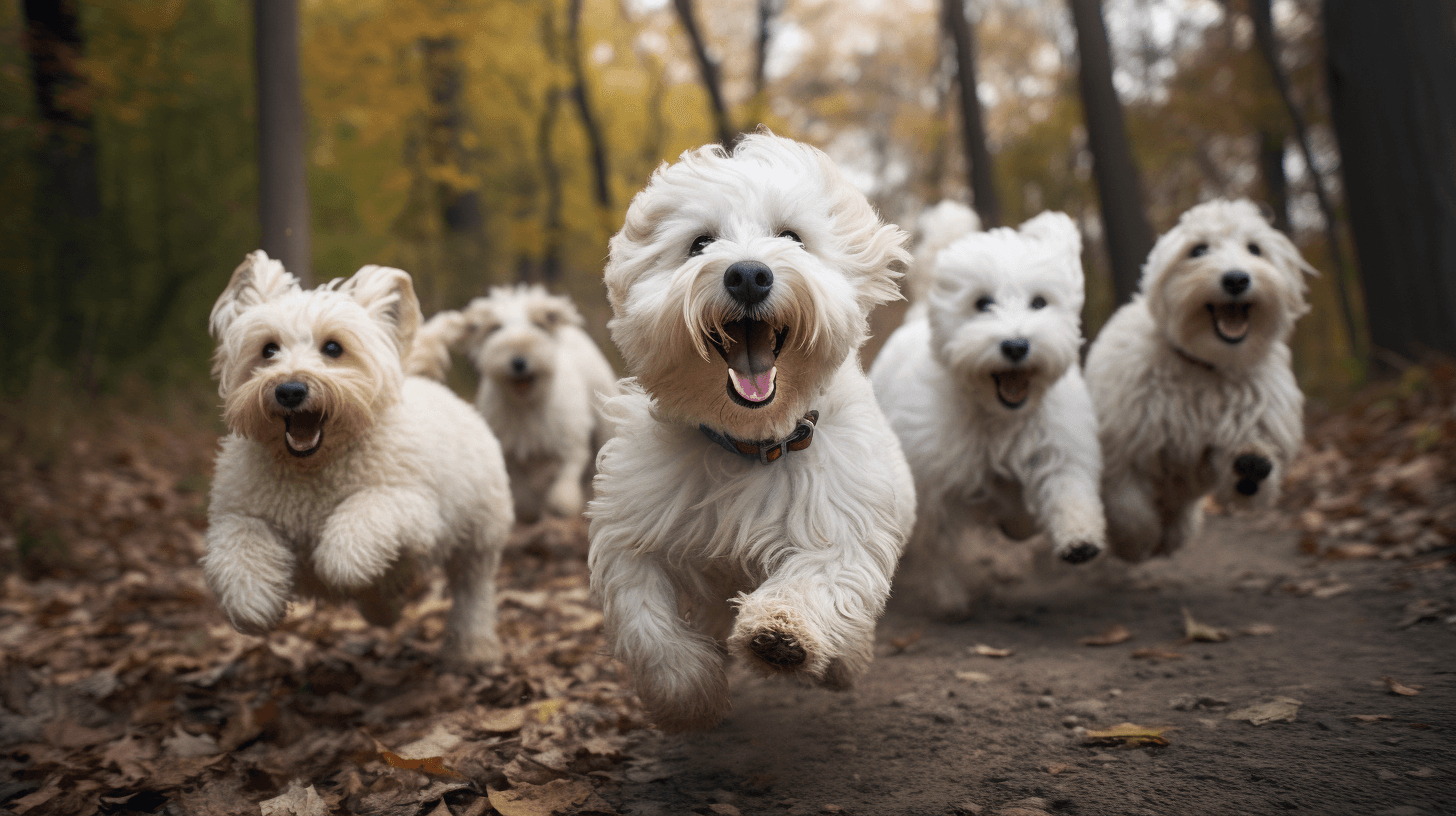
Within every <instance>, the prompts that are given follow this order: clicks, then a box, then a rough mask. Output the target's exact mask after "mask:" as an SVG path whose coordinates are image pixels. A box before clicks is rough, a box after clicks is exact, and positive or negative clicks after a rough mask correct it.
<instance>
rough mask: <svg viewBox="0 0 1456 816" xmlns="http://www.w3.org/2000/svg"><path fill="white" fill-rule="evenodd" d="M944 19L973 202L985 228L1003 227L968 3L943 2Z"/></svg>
mask: <svg viewBox="0 0 1456 816" xmlns="http://www.w3.org/2000/svg"><path fill="white" fill-rule="evenodd" d="M941 12H942V15H941V16H942V20H943V22H944V24H945V28H946V31H947V33H949V34H950V38H951V40H952V41H953V42H954V43H955V57H956V85H957V86H958V87H959V88H960V103H961V144H962V146H963V147H964V149H965V155H966V165H967V170H968V171H969V172H968V174H967V175H968V178H967V181H968V182H969V184H970V188H971V201H972V204H973V205H974V206H975V208H976V214H977V215H979V216H980V217H981V224H982V226H985V227H986V228H988V229H989V228H991V227H999V226H1000V225H1001V203H1000V200H999V199H998V198H997V196H996V174H995V168H994V167H993V166H992V164H991V151H990V150H988V149H987V147H986V125H985V121H984V117H983V116H982V113H981V98H980V95H979V94H977V93H976V89H977V87H978V85H977V80H976V38H975V32H974V31H973V30H972V29H971V24H970V23H969V22H968V21H967V20H966V6H965V0H942V2H941Z"/></svg>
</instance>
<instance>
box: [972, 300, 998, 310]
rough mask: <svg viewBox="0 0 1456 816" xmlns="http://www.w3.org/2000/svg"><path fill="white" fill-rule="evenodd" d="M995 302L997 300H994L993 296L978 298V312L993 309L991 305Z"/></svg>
mask: <svg viewBox="0 0 1456 816" xmlns="http://www.w3.org/2000/svg"><path fill="white" fill-rule="evenodd" d="M995 302H996V301H994V300H992V299H991V298H988V297H982V298H976V311H978V312H988V311H990V310H991V306H992V304H994V303H995Z"/></svg>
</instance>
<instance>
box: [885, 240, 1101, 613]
mask: <svg viewBox="0 0 1456 816" xmlns="http://www.w3.org/2000/svg"><path fill="white" fill-rule="evenodd" d="M1081 249H1082V240H1081V236H1080V235H1079V234H1078V232H1077V227H1076V225H1075V224H1073V223H1072V219H1070V218H1068V217H1067V216H1066V215H1064V214H1062V213H1042V214H1041V215H1039V216H1037V217H1035V218H1033V219H1031V220H1030V221H1027V222H1026V223H1025V224H1022V225H1021V228H1020V229H1019V230H1012V229H1007V228H1002V229H995V230H991V231H990V232H973V233H971V234H969V235H966V236H964V237H962V238H960V239H959V240H957V241H954V242H951V243H950V244H949V246H947V247H945V249H943V250H941V251H940V253H939V254H938V255H936V256H934V267H933V269H932V271H931V272H930V273H929V275H928V276H927V277H928V278H929V281H930V288H929V292H928V294H927V302H926V303H924V304H916V307H915V308H914V309H912V311H911V312H910V314H909V315H907V318H906V321H905V323H904V325H902V326H901V327H900V328H899V329H897V330H896V331H895V333H894V334H893V335H891V336H890V339H889V341H888V342H886V343H885V347H884V348H883V349H881V351H880V354H879V356H878V357H877V358H875V364H874V367H873V368H872V369H871V370H870V379H871V381H872V382H873V383H874V386H875V395H876V396H877V397H879V400H880V405H881V406H882V407H883V408H884V411H885V416H886V417H888V418H889V420H890V425H891V426H892V427H893V428H894V429H895V432H896V434H898V435H899V437H900V444H901V445H902V446H903V447H904V449H905V458H906V459H907V460H909V462H910V469H911V471H912V472H913V473H914V474H915V490H916V494H917V495H918V496H919V510H918V512H917V522H916V526H915V534H914V535H913V536H912V537H911V539H910V544H909V545H908V547H907V548H906V552H905V558H904V560H903V561H902V562H901V564H900V574H899V576H898V578H897V579H896V589H897V597H898V595H899V590H907V593H906V594H909V595H912V596H920V598H919V600H921V601H923V602H924V603H925V604H926V605H928V606H930V607H931V608H932V609H933V610H934V611H935V612H937V613H939V614H942V615H950V616H960V615H964V614H966V613H968V612H969V611H970V604H971V603H972V601H973V600H974V597H973V596H974V594H975V591H974V589H975V587H977V586H978V585H981V584H984V580H983V579H982V578H981V577H980V576H976V575H972V574H968V572H969V570H968V567H969V564H968V563H967V560H966V559H965V558H963V557H961V556H962V553H961V552H960V550H961V549H962V548H963V547H964V546H965V544H966V542H965V540H964V535H965V533H966V531H967V530H968V529H969V527H970V525H972V524H975V523H981V524H990V525H995V526H998V527H1000V528H1001V530H1002V531H1003V532H1005V533H1006V534H1007V535H1009V536H1011V537H1013V538H1026V537H1028V536H1031V535H1033V534H1035V533H1037V532H1039V531H1045V532H1046V533H1047V534H1048V536H1049V537H1050V539H1051V543H1052V552H1053V553H1054V554H1056V555H1057V556H1058V557H1060V558H1061V559H1062V560H1064V561H1068V562H1070V563H1073V564H1079V563H1082V562H1084V561H1088V560H1091V559H1092V558H1094V557H1096V556H1097V554H1098V553H1100V552H1101V551H1102V549H1103V546H1104V544H1105V537H1106V524H1105V522H1104V520H1103V516H1102V502H1101V500H1100V499H1099V498H1098V495H1097V490H1098V478H1099V475H1100V471H1101V458H1100V456H1099V454H1098V450H1097V421H1096V418H1095V417H1094V416H1093V414H1092V400H1091V397H1089V396H1088V394H1087V386H1086V385H1085V384H1084V383H1083V381H1082V375H1081V372H1080V371H1079V370H1078V365H1077V351H1078V349H1079V348H1080V347H1081V345H1082V331H1081V310H1082V300H1083V282H1082V281H1083V278H1082V260H1081ZM917 254H922V253H917Z"/></svg>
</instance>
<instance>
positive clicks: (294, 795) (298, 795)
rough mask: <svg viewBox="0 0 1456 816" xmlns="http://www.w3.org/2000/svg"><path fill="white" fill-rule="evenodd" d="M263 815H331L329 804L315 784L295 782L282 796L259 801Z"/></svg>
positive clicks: (259, 807)
mask: <svg viewBox="0 0 1456 816" xmlns="http://www.w3.org/2000/svg"><path fill="white" fill-rule="evenodd" d="M258 809H259V810H261V811H262V812H263V816H329V806H328V804H327V803H326V802H324V799H323V797H322V796H319V795H318V791H316V790H314V788H313V785H309V786H308V787H306V788H305V787H303V786H302V785H301V784H300V783H298V782H294V783H293V784H292V785H290V786H289V787H288V790H287V791H286V792H284V794H283V795H282V796H278V797H275V798H273V799H268V800H266V801H263V802H259V803H258Z"/></svg>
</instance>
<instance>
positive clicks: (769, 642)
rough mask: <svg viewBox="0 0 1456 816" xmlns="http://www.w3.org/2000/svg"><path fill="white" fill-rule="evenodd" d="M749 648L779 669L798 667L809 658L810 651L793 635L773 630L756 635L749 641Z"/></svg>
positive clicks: (758, 656) (760, 658)
mask: <svg viewBox="0 0 1456 816" xmlns="http://www.w3.org/2000/svg"><path fill="white" fill-rule="evenodd" d="M748 650H749V651H751V652H753V654H754V655H755V656H756V657H757V658H758V659H759V660H762V661H763V662H765V663H767V664H768V665H770V666H773V667H774V668H778V669H797V668H798V667H800V666H802V665H804V661H806V660H808V659H809V653H808V652H806V651H804V647H803V645H802V644H800V643H799V641H798V640H796V639H795V638H794V637H793V636H792V635H786V634H784V633H783V632H775V631H772V630H769V631H766V632H759V633H758V634H756V635H754V636H753V639H752V640H750V641H749V642H748Z"/></svg>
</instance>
